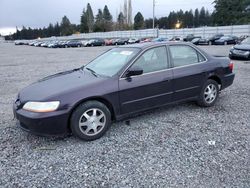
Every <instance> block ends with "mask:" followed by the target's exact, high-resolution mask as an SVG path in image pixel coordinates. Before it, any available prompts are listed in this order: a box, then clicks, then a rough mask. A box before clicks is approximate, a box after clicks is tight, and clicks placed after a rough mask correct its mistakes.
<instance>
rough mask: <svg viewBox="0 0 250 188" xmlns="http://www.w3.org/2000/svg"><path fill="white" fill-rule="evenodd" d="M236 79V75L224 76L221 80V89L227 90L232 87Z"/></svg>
mask: <svg viewBox="0 0 250 188" xmlns="http://www.w3.org/2000/svg"><path fill="white" fill-rule="evenodd" d="M234 77H235V74H234V73H231V74H228V75H226V76H224V77H223V78H222V79H221V82H222V88H221V89H225V88H227V87H229V86H231V85H232V84H233V81H234Z"/></svg>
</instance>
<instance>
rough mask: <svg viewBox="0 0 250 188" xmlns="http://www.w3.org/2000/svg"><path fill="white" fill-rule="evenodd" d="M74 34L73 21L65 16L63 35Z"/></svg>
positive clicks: (63, 19) (62, 27)
mask: <svg viewBox="0 0 250 188" xmlns="http://www.w3.org/2000/svg"><path fill="white" fill-rule="evenodd" d="M72 34H73V29H72V26H71V23H70V21H69V19H68V18H67V16H64V17H63V18H62V22H61V35H62V36H68V35H72Z"/></svg>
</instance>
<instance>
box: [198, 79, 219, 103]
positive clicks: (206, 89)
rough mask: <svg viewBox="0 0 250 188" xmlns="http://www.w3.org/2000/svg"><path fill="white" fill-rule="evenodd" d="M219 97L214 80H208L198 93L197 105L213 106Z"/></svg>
mask: <svg viewBox="0 0 250 188" xmlns="http://www.w3.org/2000/svg"><path fill="white" fill-rule="evenodd" d="M218 96H219V86H218V83H217V82H216V81H214V80H208V81H207V82H206V83H205V84H204V86H203V88H202V90H201V93H200V96H199V100H198V101H197V102H198V105H200V106H203V107H210V106H213V105H214V104H215V102H216V101H217V99H218Z"/></svg>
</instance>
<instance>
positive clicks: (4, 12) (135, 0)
mask: <svg viewBox="0 0 250 188" xmlns="http://www.w3.org/2000/svg"><path fill="white" fill-rule="evenodd" d="M213 1H214V0H156V17H162V16H167V15H168V14H169V12H170V11H172V10H179V9H183V10H189V9H191V8H192V9H195V8H201V7H202V6H204V7H205V8H206V9H208V10H209V11H212V10H213V5H212V2H213ZM88 2H89V3H90V4H91V6H92V9H93V11H94V14H96V12H97V9H98V8H101V9H103V7H104V5H105V4H106V5H108V7H109V9H110V11H111V13H112V15H113V17H114V18H115V17H116V15H117V14H118V13H119V11H120V7H121V5H123V2H124V0H0V33H2V34H6V32H9V31H10V30H11V28H12V30H13V28H15V27H16V26H17V27H22V26H26V27H32V28H36V27H44V26H48V24H49V23H56V22H60V21H61V18H62V17H63V16H64V15H66V16H67V17H68V18H69V19H70V21H71V23H75V24H79V23H80V15H81V12H82V9H83V8H84V7H86V5H87V3H88ZM152 2H153V0H132V6H133V16H134V15H135V14H136V13H137V12H138V11H140V12H142V14H143V15H144V17H145V18H149V17H152V4H153V3H152Z"/></svg>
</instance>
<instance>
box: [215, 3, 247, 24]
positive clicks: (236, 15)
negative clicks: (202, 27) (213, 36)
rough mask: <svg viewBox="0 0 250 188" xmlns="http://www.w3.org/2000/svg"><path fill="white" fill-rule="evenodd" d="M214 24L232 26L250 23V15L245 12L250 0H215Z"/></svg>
mask: <svg viewBox="0 0 250 188" xmlns="http://www.w3.org/2000/svg"><path fill="white" fill-rule="evenodd" d="M214 4H215V6H214V7H215V10H214V13H213V20H214V24H217V25H231V24H244V23H249V22H250V17H249V13H246V12H245V11H244V10H245V8H246V6H247V5H249V4H250V0H215V1H214Z"/></svg>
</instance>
